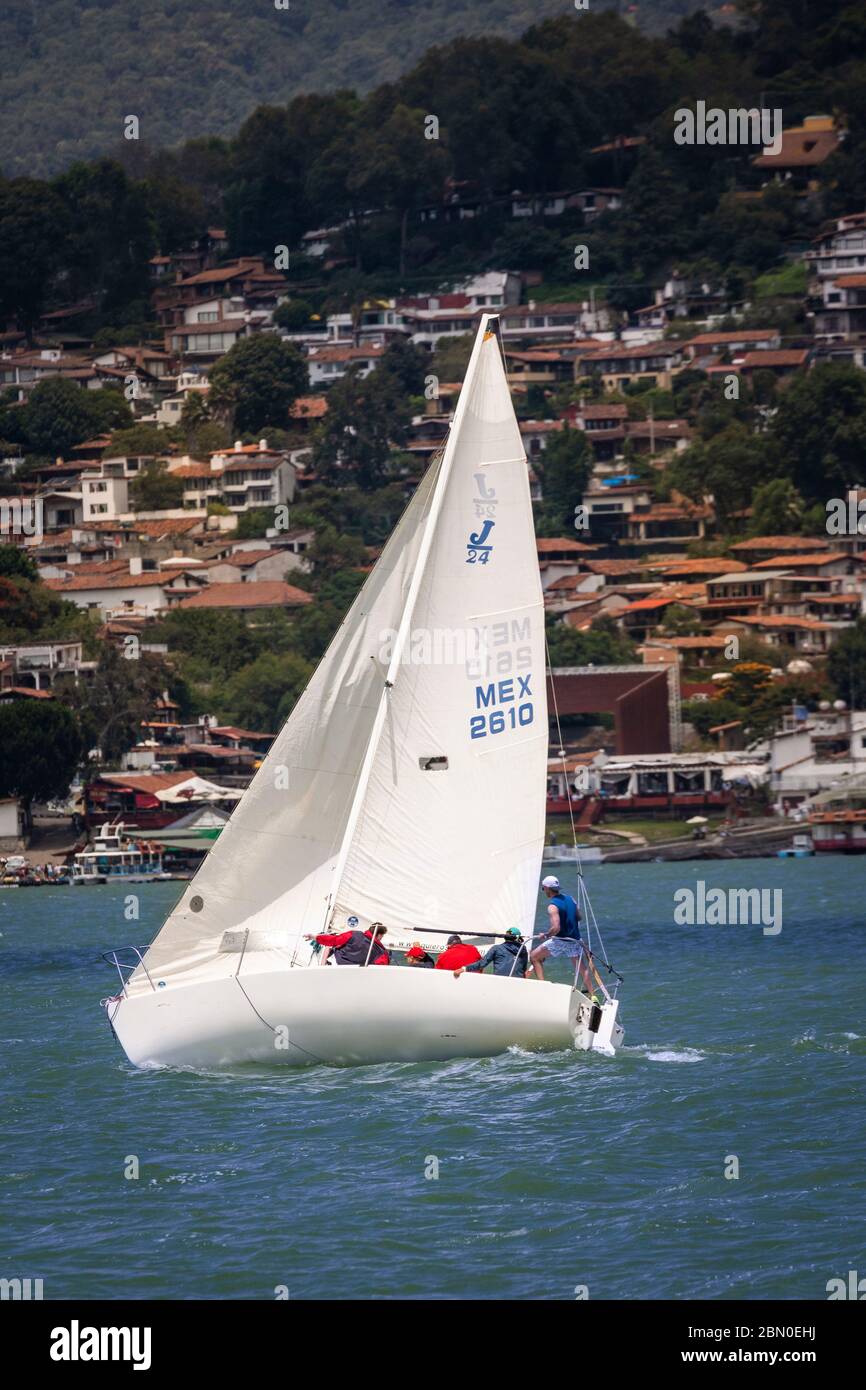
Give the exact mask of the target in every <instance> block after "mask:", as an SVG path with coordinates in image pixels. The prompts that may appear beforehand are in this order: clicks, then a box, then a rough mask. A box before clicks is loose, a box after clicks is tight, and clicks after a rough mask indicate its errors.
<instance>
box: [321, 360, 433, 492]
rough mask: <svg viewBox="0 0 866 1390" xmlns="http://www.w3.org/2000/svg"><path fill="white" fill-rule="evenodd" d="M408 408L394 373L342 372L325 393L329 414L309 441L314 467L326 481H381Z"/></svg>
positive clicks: (368, 483)
mask: <svg viewBox="0 0 866 1390" xmlns="http://www.w3.org/2000/svg"><path fill="white" fill-rule="evenodd" d="M410 419H411V409H410V405H409V402H408V400H407V398H406V396H405V395H404V394H403V392H402V390H401V383H400V380H399V377H398V376H396V375H394V374H392V373H390V372H387V371H386V372H380V371H379V370H375V371H373V372H371V373H370V375H369V376H367V377H363V376H361V375H360V374H359V372H358V371H357V370H356V369H352V370H351V371H349V372H347V373H346V375H345V376H344V377H343V378H342V380H341V381H337V382H335V383H334V385H333V386H332V387H331V388H330V390H329V392H328V413H327V415H326V416H325V418H324V420H323V421H322V424H321V425H320V426H319V428H318V430H317V433H316V437H315V441H314V444H313V467H314V468H315V470H316V472H317V474H318V475H319V477H320V478H322V479H323V480H324V481H325V482H327V483H333V482H336V481H337V480H338V479H343V480H345V481H347V482H353V483H356V484H357V486H358V487H360V488H364V489H369V488H375V487H378V486H380V485H381V484H382V482H384V481H385V479H386V478H387V475H388V472H389V470H390V469H391V467H392V463H393V454H394V450H395V448H399V446H400V445H401V444H402V443H403V442H404V441H405V438H406V432H407V428H408V425H409V423H410Z"/></svg>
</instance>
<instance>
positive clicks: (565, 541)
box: [535, 536, 598, 555]
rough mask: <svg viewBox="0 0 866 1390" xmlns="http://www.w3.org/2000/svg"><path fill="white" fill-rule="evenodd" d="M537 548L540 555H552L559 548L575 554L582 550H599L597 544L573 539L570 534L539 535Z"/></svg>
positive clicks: (536, 543)
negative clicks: (588, 543) (587, 543)
mask: <svg viewBox="0 0 866 1390" xmlns="http://www.w3.org/2000/svg"><path fill="white" fill-rule="evenodd" d="M535 548H536V550H537V551H538V553H539V555H550V554H552V553H554V552H556V551H559V550H567V551H569V552H570V553H573V554H575V555H578V554H580V553H581V552H585V551H590V550H597V549H598V546H597V545H586V544H585V542H584V541H573V540H572V539H571V537H570V536H554V537H549V536H538V537H536V541H535Z"/></svg>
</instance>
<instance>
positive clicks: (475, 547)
mask: <svg viewBox="0 0 866 1390" xmlns="http://www.w3.org/2000/svg"><path fill="white" fill-rule="evenodd" d="M495 525H496V523H495V521H485V523H484V525H483V526H482V527H481V530H480V531H472V532H470V535H469V541H468V544H467V546H466V549H467V551H468V554H467V556H466V563H467V565H474V564H475V563H476V562H477V563H478V564H479V565H486V564H487V561H488V560H489V559H490V556H491V555H492V554H493V546H492V545H488V544H487V538H488V536H489V535H490V532H491V531H492V530H493V527H494V526H495Z"/></svg>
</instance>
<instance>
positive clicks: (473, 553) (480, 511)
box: [466, 473, 498, 565]
mask: <svg viewBox="0 0 866 1390" xmlns="http://www.w3.org/2000/svg"><path fill="white" fill-rule="evenodd" d="M474 482H475V487H476V490H477V491H476V495H475V497H474V498H473V504H474V507H475V516H476V519H477V520H478V521H480V522H481V530H480V531H470V532H469V541H468V543H467V546H466V550H467V555H466V563H467V565H475V564H480V565H486V564H487V561H488V560H489V559H490V556H491V555H492V554H493V546H492V545H488V544H487V541H488V537H489V535H490V532H491V531H492V530H493V528H494V526H495V525H496V507H497V502H498V499H497V496H496V489H495V488H493V487H491V486H490V484H489V483H488V481H487V479H486V478H485V476H484V474H483V473H476V474H475V477H474Z"/></svg>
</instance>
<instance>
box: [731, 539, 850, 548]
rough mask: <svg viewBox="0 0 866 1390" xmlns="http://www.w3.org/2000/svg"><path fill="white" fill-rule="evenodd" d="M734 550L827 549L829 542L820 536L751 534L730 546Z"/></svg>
mask: <svg viewBox="0 0 866 1390" xmlns="http://www.w3.org/2000/svg"><path fill="white" fill-rule="evenodd" d="M730 549H731V551H732V552H733V551H735V550H746V551H749V550H794V551H797V550H799V551H803V550H829V549H830V542H829V541H827V540H823V539H822V538H821V537H820V536H752V537H750V539H749V540H746V541H737V543H736V544H735V545H732V546H731V547H730Z"/></svg>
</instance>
